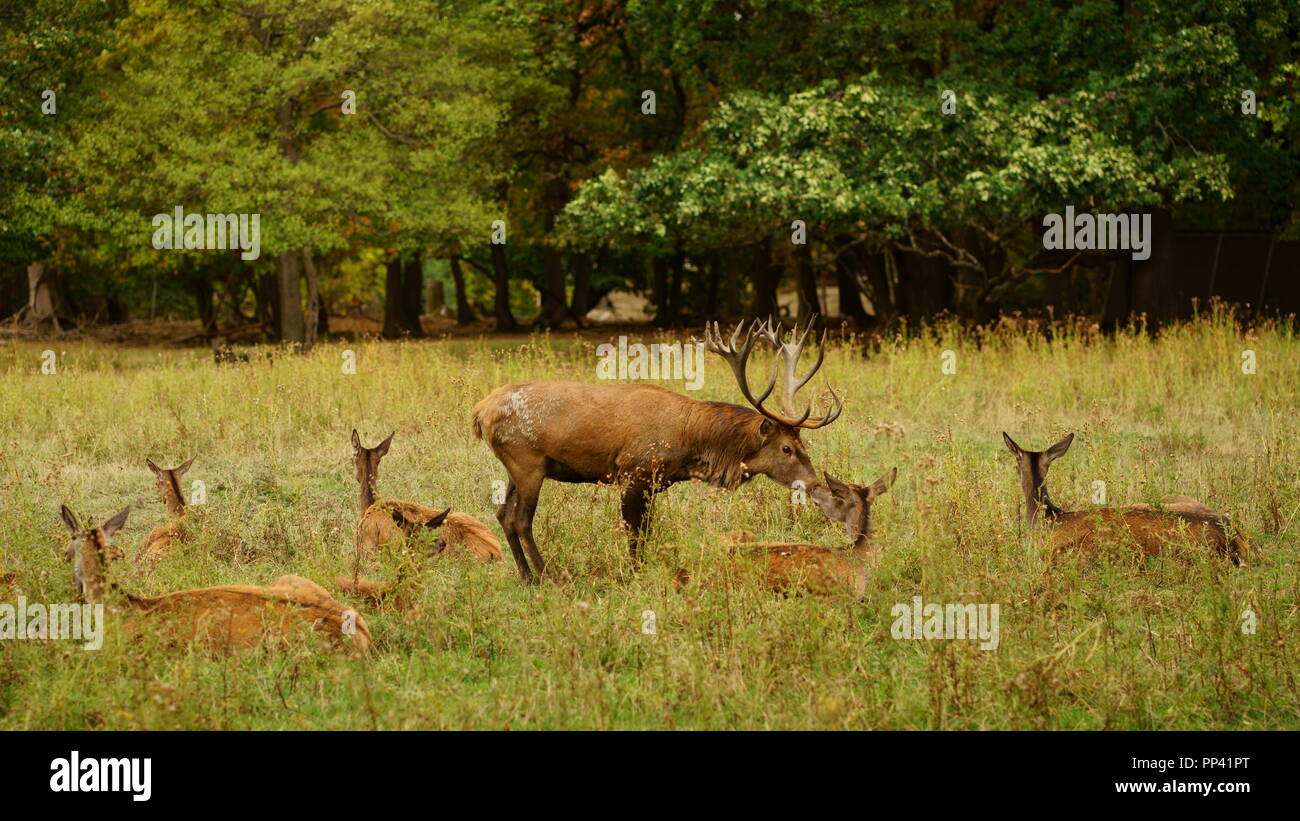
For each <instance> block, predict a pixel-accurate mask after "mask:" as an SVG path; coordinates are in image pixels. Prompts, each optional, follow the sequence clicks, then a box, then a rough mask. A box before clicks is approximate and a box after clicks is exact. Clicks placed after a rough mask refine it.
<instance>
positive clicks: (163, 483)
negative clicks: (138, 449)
mask: <svg viewBox="0 0 1300 821" xmlns="http://www.w3.org/2000/svg"><path fill="white" fill-rule="evenodd" d="M144 463H145V464H146V465H148V466H149V469H150V470H152V471H153V476H154V487H156V488H157V489H158V496H159V497H160V498H161V499H162V500H163V502H164V503H165V504H166V505H167V511H168V512H169V513H171V514H173V515H175V516H179V515H180V514H182V513H184V512H185V493H184V492H183V491H182V490H181V477H182V476H184V475H185V471H187V470H189V469H190V465H192V464H194V458H193V457H191V458H190V460H189V461H188V462H185V463H184V464H181V465H178V466H176V467H174V468H172V469H170V470H164V469H163V468H160V467H158V466H157V465H155V464H154V463H153V460H152V459H145V460H144Z"/></svg>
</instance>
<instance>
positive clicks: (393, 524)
mask: <svg viewBox="0 0 1300 821" xmlns="http://www.w3.org/2000/svg"><path fill="white" fill-rule="evenodd" d="M395 434H396V431H394V432H393V433H390V434H388V438H387V439H385V440H384V441H382V442H380V443H379V444H378V445H375V446H374V447H373V448H368V447H365V446H364V445H362V444H361V437H360V436H358V435H357V432H356V431H355V430H354V431H352V462H353V464H354V465H355V466H356V469H357V483H358V484H359V485H360V488H361V490H360V495H359V497H358V500H357V506H358V508H359V510H360V514H361V521H360V523H359V524H358V525H357V537H356V548H357V553H358V555H360V556H370V555H373V554H374V552H375V551H376V550H379V549H381V548H388V547H391V546H393V545H396V544H398V543H399V541H401V538H400V537H406V538H410V537H411V536H412V535H413V534H414V533H415V532H416V531H417V530H418V529H420V528H426V527H427V528H432V529H435V530H436V529H437V528H439V527H441V528H442V533H441V535H440V538H439V540H438V544H437V545H436V546H435V551H434V552H435V553H442V552H444V551H446V552H447V553H450V554H452V555H467V556H471V557H473V558H474V559H476V560H478V561H480V562H482V563H484V564H487V563H488V562H495V561H499V560H500V559H501V542H499V541H498V540H497V537H496V534H495V533H493V532H492V530H491V528H489V527H488V526H487V525H485V524H483V523H482V522H480V521H479V520H478V519H475V518H474V517H473V516H470V515H469V514H467V513H454V512H452V510H451V508H446V509H444V510H437V509H436V508H432V507H428V506H426V505H421V504H416V503H415V502H403V501H399V500H397V499H379V500H376V498H375V487H376V484H377V483H378V481H379V460H381V459H383V458H384V455H385V454H387V453H388V448H389V446H391V445H392V443H393V436H394V435H395Z"/></svg>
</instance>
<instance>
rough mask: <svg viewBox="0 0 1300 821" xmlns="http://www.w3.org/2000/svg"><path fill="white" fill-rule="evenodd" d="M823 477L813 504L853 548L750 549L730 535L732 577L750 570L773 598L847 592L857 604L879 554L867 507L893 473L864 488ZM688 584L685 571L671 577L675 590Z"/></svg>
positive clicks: (765, 545)
mask: <svg viewBox="0 0 1300 821" xmlns="http://www.w3.org/2000/svg"><path fill="white" fill-rule="evenodd" d="M823 476H824V477H825V479H826V484H824V485H818V486H817V487H815V488H814V489H813V491H812V497H813V501H814V502H816V503H817V506H818V507H820V508H821V510H822V513H824V514H826V516H827V518H829V519H833V520H834V521H837V522H839V523H840V524H842V525H844V526H845V529H847V530H848V533H849V536H850V537H852V538H853V540H854V541H853V544H852V545H851V546H850V547H848V548H832V547H825V546H822V545H814V544H798V543H784V542H762V543H755V542H753V541H751V540H752V538H753V537H752V536H751V535H750V534H748V533H743V532H742V533H739V534H735V533H734V532H733V533H732V534H728V536H730V537H731V541H732V545H731V553H732V556H731V563H732V567H733V568H734V569H735V570H736V572H738V573H745V572H752V571H753V570H754V569H755V568H756V569H757V572H758V574H759V576H760V578H761V579H762V583H763V585H764V586H765V587H768V588H770V589H771V590H772V591H774V592H778V593H785V592H789V591H791V590H798V589H802V590H806V591H808V592H810V593H815V594H817V595H823V596H826V595H833V594H835V593H840V592H843V591H846V590H851V591H853V596H854V598H862V594H863V593H864V592H865V591H866V589H867V577H868V576H869V575H870V573H871V570H872V569H873V568H874V567H875V566H876V564H877V563H878V562H879V560H880V554H881V551H882V550H883V546H882V545H880V544H879V543H878V542H877V541H876V539H875V538H874V531H873V530H872V527H871V503H872V502H874V501H875V500H876V499H877V498H879V497H880V496H881V495H882V494H884V493H885V491H887V490H889V488H890V486H891V485H893V484H894V479H896V478H897V477H898V468H894V469H893V470H891V471H890V472H889V473H888V474H886V475H885V476H882V477H880V478H879V479H877V480H876V481H874V482H872V483H871V484H870V485H867V486H865V487H864V486H862V485H854V484H848V483H845V482H841V481H839V480H838V479H836V478H835V477H834V476H831V475H829V474H825V473H823ZM688 580H689V577H688V576H687V574H686V571H684V570H678V571H677V582H678V584H679V585H680V584H682V583H685V582H687V581H688Z"/></svg>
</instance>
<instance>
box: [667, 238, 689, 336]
mask: <svg viewBox="0 0 1300 821" xmlns="http://www.w3.org/2000/svg"><path fill="white" fill-rule="evenodd" d="M670 261H671V266H670V267H669V269H668V272H669V277H668V316H669V319H670V321H671V322H672V324H673V326H674V327H676V326H677V324H678V323H679V322H680V321H681V318H682V285H683V283H684V281H685V279H686V252H685V251H683V250H682V246H681V243H680V242H679V243H678V244H677V250H676V251H674V252H673V255H672V258H671V260H670Z"/></svg>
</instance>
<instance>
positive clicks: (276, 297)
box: [256, 274, 280, 339]
mask: <svg viewBox="0 0 1300 821" xmlns="http://www.w3.org/2000/svg"><path fill="white" fill-rule="evenodd" d="M277 281H278V279H277V277H276V275H275V274H260V275H258V277H257V290H256V296H257V321H258V322H260V323H261V324H262V333H263V334H264V335H265V336H266V338H267V339H276V338H278V337H279V335H280V289H279V286H278V285H277Z"/></svg>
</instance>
